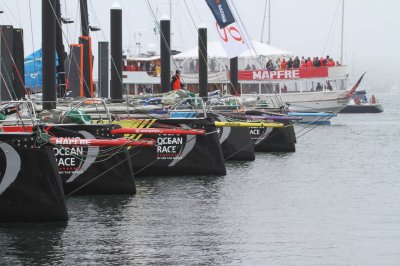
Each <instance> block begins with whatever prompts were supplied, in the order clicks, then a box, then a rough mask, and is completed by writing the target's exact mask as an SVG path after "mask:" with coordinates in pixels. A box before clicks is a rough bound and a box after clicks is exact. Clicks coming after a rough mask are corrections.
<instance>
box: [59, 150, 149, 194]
mask: <svg viewBox="0 0 400 266" xmlns="http://www.w3.org/2000/svg"><path fill="white" fill-rule="evenodd" d="M141 151H142V150H140V151H138V152H136V153H133V154H129V153H128V155H129V156H128V157H127V158H124V159H123V160H122V161H119V162H118V163H117V164H115V165H113V167H111V168H109V169H107V170H106V171H104V172H102V173H101V174H99V175H97V176H95V177H94V178H92V179H91V180H89V181H88V182H86V183H84V184H82V185H81V186H79V187H78V188H76V189H74V190H73V191H71V192H70V193H68V194H67V195H65V196H66V197H67V198H68V197H70V196H71V195H72V194H74V193H76V192H77V191H79V190H81V189H82V188H84V187H86V186H88V185H89V184H91V183H92V182H94V181H96V180H97V179H99V178H100V177H102V176H103V175H105V174H107V173H108V172H110V171H111V170H113V169H114V168H116V167H118V166H120V165H122V164H123V163H125V162H126V161H128V160H130V159H131V158H132V157H133V156H135V155H137V154H139V153H140V152H141Z"/></svg>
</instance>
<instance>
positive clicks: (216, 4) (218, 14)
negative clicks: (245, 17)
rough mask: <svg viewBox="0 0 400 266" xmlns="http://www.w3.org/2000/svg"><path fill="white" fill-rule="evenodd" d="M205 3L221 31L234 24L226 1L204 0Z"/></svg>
mask: <svg viewBox="0 0 400 266" xmlns="http://www.w3.org/2000/svg"><path fill="white" fill-rule="evenodd" d="M206 2H207V5H208V6H209V7H210V9H211V12H212V13H213V15H214V17H215V19H216V20H217V23H218V26H219V27H220V28H221V29H222V28H225V27H226V26H228V25H229V24H232V23H233V22H235V18H234V17H233V15H232V12H231V10H230V9H229V6H228V3H227V2H226V0H206Z"/></svg>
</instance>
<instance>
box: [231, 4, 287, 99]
mask: <svg viewBox="0 0 400 266" xmlns="http://www.w3.org/2000/svg"><path fill="white" fill-rule="evenodd" d="M231 3H232V6H233V9H234V10H235V13H236V16H237V17H238V19H239V22H240V23H237V24H238V27H239V29H241V30H242V29H243V31H244V33H245V34H246V36H247V39H248V40H250V44H251V48H250V47H249V45H248V44H247V43H246V46H247V47H248V48H249V50H250V53H251V54H252V59H253V60H254V61H255V62H256V63H258V64H260V65H261V68H262V69H263V70H266V68H264V67H263V65H262V64H261V62H259V61H257V60H256V59H255V58H257V57H258V58H260V56H259V55H258V54H257V51H256V49H255V48H254V45H253V42H252V41H251V38H250V35H249V33H248V31H247V29H246V27H245V25H244V23H243V20H242V18H241V16H240V14H239V12H238V10H237V8H236V5H235V2H234V1H233V0H232V1H231ZM253 52H254V54H255V56H254V55H253ZM274 94H275V99H276V101H277V102H278V104H279V105H281V106H283V101H282V98H281V97H280V96H279V95H278V94H277V93H276V92H274ZM278 107H279V106H278Z"/></svg>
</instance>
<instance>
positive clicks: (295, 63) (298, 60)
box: [293, 56, 300, 68]
mask: <svg viewBox="0 0 400 266" xmlns="http://www.w3.org/2000/svg"><path fill="white" fill-rule="evenodd" d="M299 67H300V59H299V57H298V56H296V57H295V58H294V60H293V68H299Z"/></svg>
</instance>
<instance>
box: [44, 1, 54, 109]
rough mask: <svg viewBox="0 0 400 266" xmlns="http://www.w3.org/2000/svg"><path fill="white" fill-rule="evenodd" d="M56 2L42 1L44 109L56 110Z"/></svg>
mask: <svg viewBox="0 0 400 266" xmlns="http://www.w3.org/2000/svg"><path fill="white" fill-rule="evenodd" d="M55 5H56V1H55V0H42V51H43V55H42V62H43V68H42V77H43V109H44V110H51V109H55V108H56V100H57V96H56V72H55V71H54V70H55V69H56V55H55V51H56V24H57V20H56V16H55V14H54V13H53V10H54V8H55Z"/></svg>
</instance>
